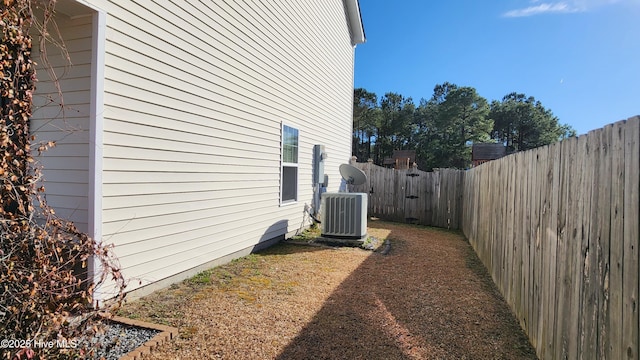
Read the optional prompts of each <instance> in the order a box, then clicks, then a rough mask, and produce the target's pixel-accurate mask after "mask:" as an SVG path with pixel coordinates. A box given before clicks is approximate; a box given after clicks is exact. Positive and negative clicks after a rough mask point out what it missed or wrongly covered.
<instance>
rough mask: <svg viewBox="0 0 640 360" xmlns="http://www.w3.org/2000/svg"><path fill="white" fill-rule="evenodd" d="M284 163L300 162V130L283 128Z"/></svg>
mask: <svg viewBox="0 0 640 360" xmlns="http://www.w3.org/2000/svg"><path fill="white" fill-rule="evenodd" d="M282 161H284V162H285V163H297V162H298V130H297V129H294V128H292V127H289V126H286V125H285V126H283V128H282Z"/></svg>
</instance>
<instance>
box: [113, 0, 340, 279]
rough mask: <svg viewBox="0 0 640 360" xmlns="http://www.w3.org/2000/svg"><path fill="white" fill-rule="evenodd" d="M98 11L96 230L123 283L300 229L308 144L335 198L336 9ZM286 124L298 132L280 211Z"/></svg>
mask: <svg viewBox="0 0 640 360" xmlns="http://www.w3.org/2000/svg"><path fill="white" fill-rule="evenodd" d="M103 5H104V9H105V11H106V12H107V14H108V15H107V32H106V35H107V41H106V54H105V64H106V67H105V100H104V101H105V112H104V136H103V142H104V147H103V155H104V159H103V187H102V190H103V195H104V197H103V214H102V215H103V222H104V223H103V229H102V232H103V238H104V239H105V241H107V242H112V243H114V244H115V245H116V248H115V249H116V253H117V254H118V257H119V260H120V263H121V265H122V267H123V270H124V272H125V274H126V275H127V276H128V277H130V278H132V279H136V280H139V281H141V282H142V285H144V284H147V283H149V282H153V281H158V280H161V279H163V278H166V277H169V276H172V275H174V274H177V273H179V272H182V271H186V270H188V269H190V268H193V267H196V266H198V265H200V264H203V263H206V262H209V261H211V260H214V259H217V258H220V257H222V256H226V255H229V254H232V253H234V252H237V251H239V250H242V249H245V248H247V247H251V246H254V245H256V244H258V243H259V242H261V241H265V240H268V239H270V238H273V237H276V236H282V235H284V234H285V233H287V232H289V231H293V230H295V229H297V228H298V227H299V226H300V225H301V224H302V220H303V209H304V204H305V203H307V204H311V199H312V184H311V166H312V160H311V156H312V152H313V145H314V144H323V145H325V146H326V150H327V153H328V155H329V159H328V160H327V163H326V165H325V171H326V173H327V174H329V176H330V190H337V189H338V186H339V182H340V176H339V174H338V166H339V164H341V163H345V162H347V161H348V160H349V156H350V154H351V106H352V92H353V74H352V72H353V49H352V47H351V42H350V37H349V31H348V27H347V22H346V18H345V12H344V9H343V4H342V1H341V0H331V1H322V2H317V3H316V2H309V1H306V0H297V1H287V2H284V1H278V2H271V1H264V2H262V1H252V2H246V1H240V0H238V1H215V2H211V1H190V2H185V1H155V2H151V1H131V0H127V1H111V2H108V3H106V4H103ZM283 122H284V123H285V124H287V125H289V126H293V127H295V128H297V129H298V130H299V131H300V150H299V159H300V160H299V194H298V198H299V201H298V202H297V203H296V204H294V205H287V206H280V205H279V204H280V200H279V199H280V128H281V123H283ZM131 286H132V287H131V288H130V289H134V288H135V287H136V286H139V285H138V281H134V282H132V285H131Z"/></svg>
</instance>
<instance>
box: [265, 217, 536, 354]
mask: <svg viewBox="0 0 640 360" xmlns="http://www.w3.org/2000/svg"><path fill="white" fill-rule="evenodd" d="M369 227H370V228H374V229H375V228H379V227H383V228H384V229H390V230H391V233H390V235H389V238H390V239H391V244H392V248H391V251H390V252H389V254H388V255H386V256H384V255H380V254H375V253H374V254H372V255H371V256H369V257H368V258H367V260H365V261H364V263H363V264H362V265H361V266H360V267H359V268H358V269H357V270H356V271H355V272H353V273H352V274H351V275H350V276H349V277H348V278H347V279H346V280H345V281H344V282H343V283H342V284H341V285H340V286H339V287H338V288H337V289H336V291H334V293H333V294H332V295H331V296H330V297H329V299H328V300H327V301H326V303H325V304H324V306H323V307H322V309H321V310H320V311H319V312H318V313H317V314H316V315H315V316H314V318H313V320H312V321H311V322H310V323H308V324H307V325H306V326H305V327H304V328H303V330H302V331H301V332H300V333H299V334H298V336H297V337H296V338H295V339H294V340H293V341H291V342H290V343H289V344H288V346H287V347H286V348H285V349H284V350H283V351H282V352H281V353H280V354H279V356H278V357H277V358H278V359H303V358H304V359H487V358H491V359H535V358H536V356H535V352H534V350H533V349H532V348H531V346H530V344H529V342H528V340H527V338H526V336H525V335H524V333H523V332H522V331H521V329H520V327H519V325H518V324H517V322H516V320H515V319H514V317H513V315H512V314H511V312H510V310H509V308H508V306H507V305H506V303H505V302H504V300H503V299H502V297H501V296H500V294H499V293H498V291H497V289H496V288H495V286H494V285H493V283H492V282H491V279H490V277H489V275H488V274H487V273H486V271H480V270H479V269H477V265H478V264H479V262H478V261H475V260H474V257H475V254H474V253H473V250H472V249H471V247H470V246H469V244H468V243H467V242H466V241H465V239H464V237H462V235H460V234H459V233H456V232H450V231H445V230H438V229H433V228H426V227H419V226H413V225H403V224H392V223H386V222H385V223H382V222H370V223H369ZM298 248H302V249H304V250H295V249H298ZM278 251H283V252H289V251H314V249H313V248H306V247H291V246H285V247H281V246H276V247H274V248H271V249H268V250H266V252H268V253H273V252H278ZM470 257H471V258H470ZM476 259H477V258H476Z"/></svg>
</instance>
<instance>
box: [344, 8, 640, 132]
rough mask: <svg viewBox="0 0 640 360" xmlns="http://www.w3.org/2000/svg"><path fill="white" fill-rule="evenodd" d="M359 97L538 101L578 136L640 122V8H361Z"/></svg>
mask: <svg viewBox="0 0 640 360" xmlns="http://www.w3.org/2000/svg"><path fill="white" fill-rule="evenodd" d="M360 10H361V13H362V20H363V23H364V28H365V33H366V37H367V42H366V43H364V44H359V45H358V46H357V48H356V63H355V87H362V88H365V89H367V90H368V91H372V92H375V93H376V94H377V95H378V97H380V96H382V95H384V93H386V92H397V93H400V94H402V95H403V96H405V97H412V98H413V100H414V102H415V103H416V104H418V102H419V100H420V98H423V97H424V98H427V99H428V98H430V97H431V95H432V94H433V88H434V86H435V85H436V84H441V83H443V82H445V81H449V82H452V83H455V84H457V85H460V86H472V87H474V88H476V89H477V91H478V93H479V94H480V95H481V96H483V97H485V98H487V100H489V101H491V100H500V99H502V97H503V96H504V95H506V94H508V93H510V92H514V91H515V92H519V93H524V94H526V95H527V96H534V97H535V98H536V99H537V100H539V101H541V102H542V104H543V105H544V106H545V107H546V108H547V109H550V110H551V111H553V113H554V115H556V116H557V117H558V118H559V119H560V122H561V123H567V124H570V125H571V126H573V128H574V129H576V131H577V132H578V134H584V133H587V132H588V131H589V130H593V129H597V128H600V127H603V126H605V125H607V124H610V123H613V122H616V121H618V120H623V119H627V118H629V117H631V116H634V115H640V20H639V19H640V0H563V1H545V0H500V1H481V0H448V1H430V0H399V1H389V0H360Z"/></svg>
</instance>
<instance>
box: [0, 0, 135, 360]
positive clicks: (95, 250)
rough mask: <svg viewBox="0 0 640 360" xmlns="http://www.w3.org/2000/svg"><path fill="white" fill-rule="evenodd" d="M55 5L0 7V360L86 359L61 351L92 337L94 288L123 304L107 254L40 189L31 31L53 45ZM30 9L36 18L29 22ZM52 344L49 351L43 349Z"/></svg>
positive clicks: (10, 3) (49, 0)
mask: <svg viewBox="0 0 640 360" xmlns="http://www.w3.org/2000/svg"><path fill="white" fill-rule="evenodd" d="M54 6H55V0H2V4H1V5H0V26H1V28H2V43H1V44H0V57H1V59H0V72H1V73H2V86H1V88H0V99H1V107H0V111H1V114H0V115H1V117H0V182H1V183H0V196H1V197H0V324H2V326H1V327H0V339H8V340H12V341H13V345H16V344H17V345H18V346H13V348H2V349H0V352H2V356H1V357H0V358H1V359H12V358H16V359H19V358H23V359H24V358H36V359H43V358H47V359H49V358H77V357H81V356H84V355H86V353H85V354H84V355H82V352H83V349H81V348H79V347H76V346H69V347H64V346H60V345H61V344H65V343H66V344H71V345H77V344H78V343H77V339H78V337H80V336H82V335H86V334H87V333H89V332H91V331H95V328H96V327H95V324H96V321H97V319H98V317H97V315H98V311H99V310H100V309H98V308H97V306H94V305H95V304H94V301H93V299H92V294H93V291H94V289H95V287H96V286H99V285H100V284H102V283H104V282H107V281H108V282H109V283H111V284H114V285H115V293H116V296H115V298H114V299H115V300H114V304H119V303H120V301H121V300H122V297H123V290H124V286H125V282H124V279H123V276H122V275H121V273H120V271H119V268H118V267H117V266H116V265H115V264H116V262H115V261H114V258H113V255H112V252H111V249H110V248H109V247H105V246H103V245H102V244H100V243H98V242H96V241H95V240H94V239H92V238H90V237H89V236H88V235H87V234H84V233H82V232H80V231H78V230H77V229H76V227H75V225H74V224H73V223H71V222H70V221H67V220H64V219H61V218H59V217H58V216H57V215H56V214H55V212H54V211H53V210H52V209H51V208H50V207H49V206H48V205H47V203H46V200H45V198H44V193H45V189H44V187H43V186H40V182H39V181H40V178H41V169H40V168H39V167H38V166H37V165H36V161H35V160H34V155H33V150H32V148H31V146H32V142H34V140H35V138H34V136H33V135H32V134H31V133H30V130H29V120H30V117H31V114H32V106H33V93H34V91H35V83H36V71H35V64H34V62H33V61H32V59H31V45H32V37H31V35H30V31H32V29H35V30H36V32H37V33H38V34H39V35H40V37H41V38H42V39H45V40H46V39H49V43H53V44H54V45H55V42H54V41H51V39H52V38H53V37H52V36H51V35H50V34H52V33H53V34H55V33H56V29H55V23H54V22H53V21H52V14H53V10H54ZM34 8H39V9H40V10H41V12H42V13H43V14H44V15H43V17H42V18H40V19H36V17H35V16H34ZM49 29H53V31H51V30H49ZM56 86H58V85H56ZM58 90H59V91H60V88H59V87H58ZM52 145H54V144H51V143H50V144H40V145H38V146H37V149H35V150H36V151H38V153H40V152H42V151H45V150H46V149H47V148H48V147H50V146H52ZM91 261H95V262H96V264H97V265H99V266H94V268H97V269H101V270H102V271H100V273H99V274H93V273H92V271H90V270H89V268H90V267H91V266H89V265H90V262H91ZM52 341H53V344H54V346H46V344H50V343H51V342H52ZM5 345H6V344H5ZM9 345H11V344H9ZM43 345H44V346H43Z"/></svg>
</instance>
